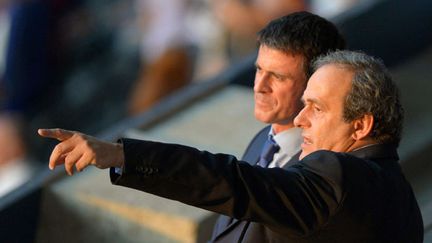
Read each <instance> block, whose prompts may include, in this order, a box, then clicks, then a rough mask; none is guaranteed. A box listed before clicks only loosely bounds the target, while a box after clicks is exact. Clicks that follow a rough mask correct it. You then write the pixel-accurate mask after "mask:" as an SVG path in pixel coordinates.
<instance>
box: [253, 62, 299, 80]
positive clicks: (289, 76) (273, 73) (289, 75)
mask: <svg viewBox="0 0 432 243" xmlns="http://www.w3.org/2000/svg"><path fill="white" fill-rule="evenodd" d="M255 68H261V66H260V65H258V63H257V62H255ZM269 73H270V74H272V75H276V76H282V77H284V78H287V79H291V80H295V79H294V76H293V75H292V74H291V73H277V72H273V71H269Z"/></svg>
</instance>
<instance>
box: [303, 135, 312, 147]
mask: <svg viewBox="0 0 432 243" xmlns="http://www.w3.org/2000/svg"><path fill="white" fill-rule="evenodd" d="M302 137H303V143H302V147H303V146H309V145H312V140H311V139H310V138H308V137H306V136H302Z"/></svg>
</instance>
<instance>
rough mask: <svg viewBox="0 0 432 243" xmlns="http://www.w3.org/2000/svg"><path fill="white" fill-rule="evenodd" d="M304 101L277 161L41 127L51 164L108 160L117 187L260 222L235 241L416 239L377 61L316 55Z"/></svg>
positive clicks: (386, 87) (418, 228)
mask: <svg viewBox="0 0 432 243" xmlns="http://www.w3.org/2000/svg"><path fill="white" fill-rule="evenodd" d="M302 100H303V103H304V107H303V109H302V110H301V111H300V113H299V114H298V116H297V117H296V118H295V119H294V124H295V125H296V126H297V127H300V128H302V138H303V139H302V140H303V142H302V145H301V147H302V152H301V154H300V161H298V162H294V163H293V164H292V165H291V166H289V167H288V168H285V169H281V168H263V167H260V166H252V165H250V164H249V163H246V162H242V161H237V159H236V158H235V157H233V156H231V155H225V154H211V153H208V152H205V151H199V150H197V149H194V148H191V147H187V146H182V145H176V144H164V143H158V142H151V141H142V140H133V139H120V141H119V142H118V143H108V142H103V141H99V140H97V139H96V138H93V137H91V136H87V135H84V134H81V133H78V132H72V131H66V130H61V129H40V130H39V134H40V135H41V136H44V137H51V138H55V139H58V140H59V141H61V142H60V143H59V144H58V145H57V146H56V147H55V148H54V150H53V152H52V154H51V157H50V162H49V166H50V168H54V167H55V166H57V165H60V164H62V163H65V167H66V170H67V171H68V172H69V173H71V172H72V170H73V167H76V168H77V170H78V171H81V170H83V169H84V168H85V167H87V166H89V165H94V166H97V167H98V168H101V169H103V168H110V167H111V170H110V172H111V173H110V176H111V181H112V183H114V184H116V185H121V186H126V187H130V188H134V189H138V190H141V191H145V192H149V193H152V194H155V195H159V196H162V197H165V198H169V199H173V200H178V201H180V202H183V203H186V204H190V205H193V206H196V207H200V208H204V209H207V210H210V211H213V212H217V213H221V214H224V215H228V216H231V217H234V218H237V219H240V220H245V221H249V222H258V223H259V224H261V225H263V226H264V227H261V228H260V229H261V231H257V230H254V229H253V228H252V227H245V228H244V231H245V232H242V234H241V235H240V238H238V240H237V242H422V241H423V222H422V218H421V214H420V210H419V208H418V205H417V201H416V199H415V196H414V194H413V191H412V189H411V186H410V185H409V183H408V182H407V181H406V179H405V177H404V175H403V173H402V171H401V168H400V166H399V163H398V154H397V147H398V144H399V141H400V134H401V130H402V119H403V109H402V106H401V104H400V101H399V94H398V89H397V87H396V85H395V84H394V83H393V81H392V79H391V78H390V76H389V74H388V71H387V70H386V68H385V67H384V65H383V64H382V62H380V61H379V60H377V59H375V58H373V57H370V56H367V55H365V54H362V53H357V52H349V51H337V52H334V53H330V54H328V55H326V56H324V57H321V58H319V59H318V60H316V61H315V62H314V73H313V75H312V76H311V78H310V79H309V82H308V84H307V87H306V90H305V91H304V93H303V96H302ZM119 168H120V169H121V170H120V171H118V169H119ZM249 231H251V232H252V233H251V232H249ZM214 241H215V242H218V239H215V240H214ZM220 242H228V241H224V240H221V241H220Z"/></svg>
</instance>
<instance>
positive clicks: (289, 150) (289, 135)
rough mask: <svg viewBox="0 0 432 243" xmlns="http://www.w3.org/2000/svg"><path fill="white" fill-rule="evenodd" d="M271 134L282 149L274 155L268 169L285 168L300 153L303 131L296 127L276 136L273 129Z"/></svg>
mask: <svg viewBox="0 0 432 243" xmlns="http://www.w3.org/2000/svg"><path fill="white" fill-rule="evenodd" d="M270 134H271V135H272V136H273V138H274V140H275V141H276V143H277V144H278V145H279V147H280V149H279V151H278V152H277V153H275V154H274V156H273V160H272V162H271V163H270V164H269V166H268V167H269V168H274V167H284V166H285V165H286V163H288V161H289V160H290V159H291V158H292V157H293V156H294V155H295V154H297V153H298V152H300V149H301V148H300V145H301V143H302V142H303V139H302V137H301V129H300V128H297V127H294V128H290V129H288V130H285V131H283V132H280V133H278V134H276V135H274V133H273V129H270Z"/></svg>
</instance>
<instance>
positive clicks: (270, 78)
mask: <svg viewBox="0 0 432 243" xmlns="http://www.w3.org/2000/svg"><path fill="white" fill-rule="evenodd" d="M258 46H259V51H258V57H257V59H256V63H255V65H256V74H255V85H254V93H255V96H254V97H255V111H254V112H255V117H256V118H257V120H259V121H261V122H264V123H267V124H270V126H267V127H265V128H264V129H262V130H261V131H260V132H259V133H258V134H257V135H256V136H255V138H254V139H253V140H252V141H251V143H250V144H249V146H248V148H247V150H246V152H245V154H244V156H243V157H242V160H243V161H247V162H248V163H249V164H251V165H256V164H257V163H258V164H259V165H261V166H263V167H280V168H286V167H288V166H289V165H290V164H291V163H289V161H295V160H296V159H297V158H296V156H295V155H296V154H297V153H298V152H299V151H300V144H301V136H300V133H301V130H300V129H298V128H295V127H294V124H293V119H294V117H295V116H296V115H297V114H298V112H299V111H300V109H301V108H302V106H303V104H302V103H301V100H300V98H301V95H302V93H303V91H304V89H305V87H306V83H307V79H308V78H309V77H310V75H311V61H312V60H313V59H315V58H316V57H318V56H319V55H322V54H325V53H327V52H329V51H334V50H337V49H343V48H344V47H345V41H344V39H343V37H342V36H341V35H340V34H339V32H338V30H337V28H336V27H335V26H334V25H333V24H332V23H331V22H329V21H327V20H325V19H323V18H321V17H319V16H317V15H314V14H311V13H308V12H297V13H292V14H289V15H287V16H284V17H281V18H278V19H275V20H273V21H271V22H270V23H269V24H268V25H267V26H266V27H265V28H263V29H262V30H261V31H260V32H259V33H258ZM268 144H273V145H274V147H273V148H274V149H272V147H269V146H268ZM263 158H266V159H263ZM264 230H265V228H264V227H263V225H262V224H258V223H253V222H249V221H240V220H237V219H234V218H233V217H229V216H224V215H223V216H220V217H219V219H218V221H217V222H216V224H215V228H214V231H213V237H212V239H213V240H217V241H220V240H222V241H227V242H235V241H237V240H238V239H240V238H241V237H243V236H242V234H243V233H244V232H246V231H247V232H248V235H253V234H254V232H255V233H258V234H261V232H263V231H264ZM251 232H252V233H251Z"/></svg>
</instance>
